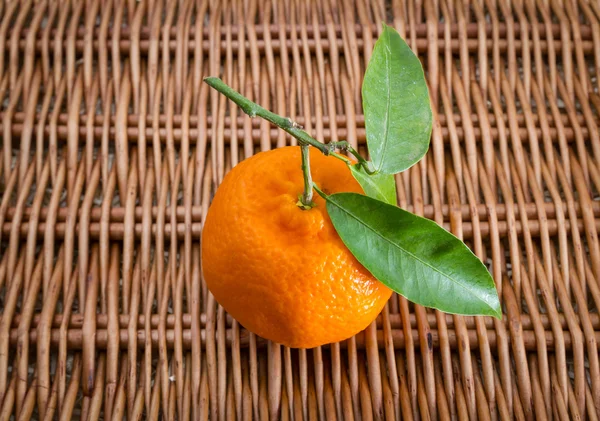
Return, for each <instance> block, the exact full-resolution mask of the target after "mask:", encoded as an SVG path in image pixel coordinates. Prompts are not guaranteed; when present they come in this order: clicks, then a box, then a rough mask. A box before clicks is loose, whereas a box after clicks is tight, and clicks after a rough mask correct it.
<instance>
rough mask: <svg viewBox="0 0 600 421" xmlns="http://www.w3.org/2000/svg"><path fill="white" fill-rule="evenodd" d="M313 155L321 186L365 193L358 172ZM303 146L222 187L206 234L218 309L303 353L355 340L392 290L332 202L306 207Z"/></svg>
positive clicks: (207, 269) (243, 168) (245, 167)
mask: <svg viewBox="0 0 600 421" xmlns="http://www.w3.org/2000/svg"><path fill="white" fill-rule="evenodd" d="M310 149H311V154H310V160H311V173H312V177H313V182H314V183H315V184H316V185H317V186H319V187H320V188H321V190H323V191H324V192H325V193H327V194H333V193H339V192H356V193H362V189H361V187H360V185H359V184H358V183H357V182H356V180H354V178H353V177H352V174H351V173H350V170H349V169H348V167H347V166H346V165H345V164H344V163H343V162H341V161H339V160H337V159H335V158H333V157H327V156H324V155H323V154H321V153H320V152H319V151H317V150H315V149H314V148H310ZM303 186H304V184H303V173H302V170H301V153H300V147H297V146H296V147H294V146H288V147H284V148H279V149H275V150H271V151H268V152H261V153H259V154H257V155H254V156H253V157H251V158H248V159H246V160H244V161H242V162H241V163H240V164H238V165H237V166H235V167H234V168H233V169H232V170H231V171H230V172H229V173H228V174H227V175H226V176H225V178H224V180H223V182H222V183H221V185H220V186H219V188H218V190H217V192H216V194H215V196H214V199H213V201H212V204H211V206H210V208H209V210H208V214H207V216H206V220H205V224H204V230H203V233H202V269H203V274H204V278H205V280H206V283H207V286H208V288H209V290H210V291H211V292H212V294H213V295H214V297H215V298H216V300H217V302H219V303H220V304H221V305H222V306H223V307H224V308H225V310H226V311H227V312H229V313H230V314H231V315H232V316H233V317H234V318H235V319H236V320H238V322H239V323H240V324H241V325H243V326H244V327H246V328H247V329H248V330H250V331H251V332H254V333H256V334H257V335H259V336H262V337H264V338H267V339H270V340H272V341H274V342H278V343H281V344H284V345H287V346H290V347H294V348H312V347H315V346H318V345H323V344H327V343H331V342H337V341H340V340H343V339H347V338H349V337H351V336H353V335H354V334H356V333H358V332H360V331H361V330H363V329H364V328H366V327H367V326H368V325H369V324H370V323H371V322H372V321H373V320H374V319H375V318H376V317H377V315H378V314H379V312H380V311H381V309H382V308H383V306H384V305H385V303H386V301H387V300H388V299H389V297H390V295H391V290H390V289H388V288H387V287H386V286H385V285H383V284H382V283H381V282H379V281H377V279H375V278H374V277H373V276H372V275H371V274H370V273H369V272H368V271H367V270H366V269H365V268H364V267H363V266H362V265H361V264H360V263H359V262H358V261H357V260H356V258H355V257H354V256H353V255H352V254H351V253H350V251H349V250H348V249H347V248H346V246H345V245H344V244H343V242H342V240H341V239H340V237H339V236H338V234H337V232H336V230H335V228H334V227H333V225H332V223H331V220H330V219H329V216H328V214H327V209H326V206H325V204H326V203H325V200H324V199H323V198H321V197H320V196H318V195H316V194H315V195H314V199H313V200H314V203H315V207H314V208H312V209H310V210H302V209H300V208H299V207H298V206H297V205H296V203H297V202H298V195H299V194H300V193H302V191H303Z"/></svg>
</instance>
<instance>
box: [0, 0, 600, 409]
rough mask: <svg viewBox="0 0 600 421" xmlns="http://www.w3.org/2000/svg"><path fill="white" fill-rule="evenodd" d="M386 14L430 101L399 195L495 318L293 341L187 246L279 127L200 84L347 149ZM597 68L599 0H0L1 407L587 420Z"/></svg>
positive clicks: (591, 372) (431, 315)
mask: <svg viewBox="0 0 600 421" xmlns="http://www.w3.org/2000/svg"><path fill="white" fill-rule="evenodd" d="M383 20H385V21H386V22H388V23H389V24H392V25H394V26H395V27H396V28H397V29H398V30H399V31H400V32H401V34H402V35H403V36H404V37H405V38H406V39H407V42H408V43H409V45H411V47H412V48H413V49H414V50H415V52H416V53H417V54H418V55H419V57H420V58H421V59H422V62H423V65H424V68H425V71H426V75H427V79H428V82H429V85H430V92H431V97H432V101H433V103H434V110H435V117H436V125H435V126H434V131H433V135H432V143H431V148H430V151H429V153H428V155H427V157H426V159H424V160H423V161H422V162H421V163H419V164H418V165H416V166H415V167H413V168H411V169H410V170H409V171H407V172H405V173H404V174H401V175H399V176H398V177H397V181H398V200H399V204H400V205H401V206H402V207H404V208H407V209H409V210H411V211H413V212H416V213H418V214H421V215H424V216H426V217H428V218H431V219H433V220H435V221H436V222H438V223H440V224H443V225H444V226H445V227H446V228H447V229H449V230H451V231H452V232H453V233H454V234H456V235H458V236H459V237H462V238H464V239H465V240H466V241H467V244H468V245H469V246H470V247H472V249H473V250H474V252H475V253H476V254H477V255H478V256H479V257H481V258H482V259H483V260H484V261H485V262H486V263H488V265H489V267H490V270H491V272H492V274H493V276H494V279H495V280H496V284H497V287H498V290H499V292H500V296H501V300H502V303H503V310H504V318H503V320H502V321H501V322H500V321H495V320H492V319H490V318H472V317H459V316H451V315H444V314H441V313H439V312H436V311H432V310H427V309H423V308H419V307H415V306H413V305H412V304H410V303H408V302H407V301H406V300H405V299H403V298H402V297H398V296H396V295H394V296H393V297H392V298H391V300H390V301H389V303H388V305H387V306H386V308H385V309H384V311H383V312H382V314H381V315H380V317H379V318H378V319H377V321H376V322H375V323H374V325H373V326H371V327H370V328H368V329H367V330H366V331H365V332H362V333H360V334H359V335H357V336H356V337H355V338H351V339H349V340H347V341H345V342H344V343H341V344H332V345H328V346H324V347H322V348H319V349H314V350H290V349H286V348H284V347H281V346H279V345H277V344H271V343H268V342H266V341H264V340H262V339H260V338H257V337H255V336H254V335H252V334H250V333H249V332H248V331H246V330H245V329H244V328H243V327H242V326H240V325H239V324H238V323H237V322H235V321H234V320H232V318H231V317H230V316H228V315H227V314H226V313H225V312H224V311H223V309H222V308H221V307H220V306H219V305H218V303H216V302H215V300H214V299H213V298H212V297H211V295H210V294H209V292H208V291H207V289H206V287H205V285H204V284H203V282H202V276H201V267H200V248H199V242H198V240H199V238H200V235H201V229H202V222H203V215H204V214H205V212H206V209H207V208H208V205H209V203H210V199H211V195H212V193H213V192H214V190H215V188H216V187H217V186H218V184H219V182H220V181H221V180H222V179H223V176H224V174H225V173H226V172H227V171H228V170H229V169H230V168H231V167H232V166H234V165H236V164H237V163H238V162H240V161H241V160H243V159H244V158H245V157H248V156H250V155H252V154H254V153H257V152H258V151H260V150H265V149H270V148H274V147H278V146H282V145H286V144H290V143H291V142H292V140H291V139H290V138H289V137H288V136H286V135H285V134H284V133H283V132H281V131H278V130H276V129H274V128H272V127H270V126H269V124H268V123H265V122H261V121H258V120H254V121H251V120H250V119H248V118H246V117H245V116H242V113H241V112H240V110H238V109H236V107H235V106H233V105H232V104H231V103H230V102H229V101H227V100H225V98H223V97H221V96H219V95H218V94H217V93H216V92H213V91H211V90H210V89H209V88H208V87H207V86H206V85H205V84H203V83H202V77H203V76H209V75H211V76H220V77H221V78H223V80H224V81H225V82H226V83H228V84H230V85H231V86H232V87H234V88H235V89H238V90H240V91H241V92H242V93H243V94H244V95H246V96H248V97H249V98H251V99H253V100H255V101H257V102H259V103H260V104H261V105H263V106H265V107H266V108H269V109H272V110H274V111H276V112H277V113H279V114H284V115H289V116H291V117H293V118H294V119H295V120H296V121H297V122H299V123H300V124H302V125H303V126H304V127H305V128H306V129H307V130H308V131H309V132H310V133H311V134H313V135H314V136H315V137H316V138H319V139H322V140H334V141H335V140H348V141H349V142H350V143H352V144H353V145H354V146H358V147H359V149H360V150H361V151H362V152H364V143H365V129H364V117H363V113H362V106H361V98H360V85H361V81H362V77H363V73H364V70H365V66H366V63H367V62H368V59H369V57H370V52H371V50H372V48H373V45H374V42H375V40H376V38H377V35H378V33H379V31H380V28H381V27H380V22H381V21H383ZM599 83H600V3H598V2H597V1H596V0H551V1H546V0H535V1H534V0H522V1H508V0H474V1H471V2H464V1H459V0H440V1H432V0H424V1H416V0H346V1H340V2H337V1H334V0H324V1H291V0H283V1H274V2H264V1H262V2H261V1H256V0H248V1H240V0H227V1H223V2H220V1H207V0H194V1H192V0H182V1H174V0H173V1H171V0H168V1H130V0H128V1H116V0H108V1H101V0H87V1H81V0H73V1H70V2H59V1H56V0H42V1H38V0H36V1H31V0H23V1H18V0H12V1H1V2H0V133H1V134H0V139H1V141H0V144H1V146H0V194H1V197H0V419H8V418H9V417H10V416H11V415H13V416H14V417H15V419H27V418H29V417H30V416H32V417H34V418H37V419H47V420H50V419H54V418H57V417H59V416H60V418H61V419H71V418H81V419H98V418H99V417H102V418H103V419H110V418H111V417H113V419H120V418H122V417H123V416H127V417H128V418H131V419H135V418H136V417H137V416H144V417H147V418H150V419H157V418H163V419H174V417H177V418H178V419H206V418H207V417H210V419H213V420H217V419H219V420H222V419H238V420H241V419H250V418H255V419H257V418H260V419H297V420H298V419H302V417H305V418H310V419H317V418H320V419H363V420H367V419H394V418H396V419H466V418H467V417H470V418H471V419H491V420H497V419H512V418H516V419H528V420H533V419H566V418H572V419H577V417H581V418H583V419H590V420H597V419H598V418H600V365H599V345H598V344H599V342H600V319H599V317H600V316H599V309H600V244H599V241H598V230H600V205H599V203H598V199H599V198H600V131H599V128H598V126H599V124H600V118H599V113H600V96H599V88H600V87H599ZM400 94H401V93H400ZM183 157H185V159H184V158H183ZM174 227H176V229H175V228H174ZM158 256H161V258H158ZM163 256H164V258H163Z"/></svg>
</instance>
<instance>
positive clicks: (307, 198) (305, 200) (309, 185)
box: [298, 144, 315, 210]
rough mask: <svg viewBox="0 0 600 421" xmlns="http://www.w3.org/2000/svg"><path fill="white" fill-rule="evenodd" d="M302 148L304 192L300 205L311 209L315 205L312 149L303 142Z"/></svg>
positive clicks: (305, 208) (300, 198) (299, 201)
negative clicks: (313, 199) (311, 163)
mask: <svg viewBox="0 0 600 421" xmlns="http://www.w3.org/2000/svg"><path fill="white" fill-rule="evenodd" d="M300 148H301V150H302V173H303V174H304V193H303V194H302V195H300V197H299V200H298V207H299V208H300V209H303V210H309V209H312V208H314V207H315V204H314V203H313V201H312V198H313V182H312V176H311V175H310V150H309V149H308V148H309V145H305V144H301V145H300Z"/></svg>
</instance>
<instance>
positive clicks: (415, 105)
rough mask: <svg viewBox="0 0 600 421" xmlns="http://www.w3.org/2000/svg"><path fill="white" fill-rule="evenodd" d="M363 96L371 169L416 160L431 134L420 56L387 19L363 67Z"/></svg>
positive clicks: (391, 170) (389, 170) (392, 169)
mask: <svg viewBox="0 0 600 421" xmlns="http://www.w3.org/2000/svg"><path fill="white" fill-rule="evenodd" d="M362 97H363V110H364V113H365V126H366V132H367V144H368V147H369V153H370V155H371V159H372V160H373V163H374V164H375V171H381V172H383V173H386V174H396V173H398V172H401V171H404V170H406V169H407V168H410V167H411V166H413V165H414V164H415V163H417V162H418V161H419V160H420V159H421V158H422V157H423V155H425V153H426V152H427V149H428V148H429V138H430V136H431V125H432V114H431V105H430V101H429V92H428V89H427V83H426V82H425V75H424V74H423V68H422V67H421V62H420V61H419V59H418V58H417V57H416V56H415V55H414V53H413V52H412V50H411V49H410V48H409V47H408V45H406V42H404V40H403V39H402V38H401V37H400V35H399V34H398V32H396V30H394V29H393V28H391V27H389V26H387V25H385V24H384V25H383V32H382V34H381V36H380V37H379V39H378V40H377V42H376V43H375V48H374V49H373V55H372V56H371V60H370V61H369V65H368V66H367V70H366V72H365V77H364V80H363V85H362Z"/></svg>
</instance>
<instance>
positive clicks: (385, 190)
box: [349, 164, 397, 205]
mask: <svg viewBox="0 0 600 421" xmlns="http://www.w3.org/2000/svg"><path fill="white" fill-rule="evenodd" d="M349 167H350V171H352V175H353V176H354V178H355V179H356V181H358V183H359V184H360V186H361V187H362V189H363V190H364V192H365V194H366V195H367V196H369V197H372V198H373V199H377V200H381V201H382V202H385V203H389V204H390V205H395V204H396V203H397V200H396V180H395V179H394V176H393V175H392V174H383V173H376V174H371V175H369V174H367V172H366V171H365V170H364V168H363V166H362V165H360V164H355V165H349Z"/></svg>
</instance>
